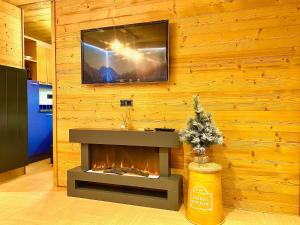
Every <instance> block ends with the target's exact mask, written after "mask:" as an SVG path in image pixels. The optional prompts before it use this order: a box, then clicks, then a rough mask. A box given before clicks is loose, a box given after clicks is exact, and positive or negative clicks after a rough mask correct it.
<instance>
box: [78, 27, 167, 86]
mask: <svg viewBox="0 0 300 225" xmlns="http://www.w3.org/2000/svg"><path fill="white" fill-rule="evenodd" d="M81 57H82V83H83V84H94V83H136V82H163V81H168V21H156V22H151V23H143V24H130V25H124V26H117V27H105V28H99V29H92V30H84V31H81Z"/></svg>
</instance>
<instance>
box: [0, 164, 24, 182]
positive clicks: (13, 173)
mask: <svg viewBox="0 0 300 225" xmlns="http://www.w3.org/2000/svg"><path fill="white" fill-rule="evenodd" d="M24 174H25V167H20V168H17V169H13V170H10V171H7V172H3V173H0V183H3V182H5V181H7V180H10V179H13V178H15V177H18V176H22V175H24Z"/></svg>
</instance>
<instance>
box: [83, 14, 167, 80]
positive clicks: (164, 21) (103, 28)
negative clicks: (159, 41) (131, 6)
mask: <svg viewBox="0 0 300 225" xmlns="http://www.w3.org/2000/svg"><path fill="white" fill-rule="evenodd" d="M156 23H166V25H167V41H166V42H167V43H166V48H167V50H166V61H167V79H166V80H164V81H144V82H112V83H99V82H97V83H95V82H83V75H84V66H83V65H84V54H83V49H84V47H83V35H84V33H87V32H92V31H97V30H106V29H107V30H109V29H114V28H117V29H119V28H124V27H129V26H136V25H150V24H156ZM169 37H170V29H169V20H157V21H150V22H143V23H132V24H124V25H118V26H109V27H98V28H92V29H87V30H81V31H80V47H81V50H80V53H81V84H87V85H117V84H157V83H167V82H169V80H170V59H169V58H170V57H169V55H170V50H169V42H170V40H169Z"/></svg>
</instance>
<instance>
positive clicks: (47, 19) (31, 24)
mask: <svg viewBox="0 0 300 225" xmlns="http://www.w3.org/2000/svg"><path fill="white" fill-rule="evenodd" d="M21 7H22V9H23V10H24V29H25V35H27V36H29V37H32V38H35V39H38V40H40V41H43V42H46V43H49V44H50V43H51V1H42V2H36V3H33V4H26V5H22V6H21Z"/></svg>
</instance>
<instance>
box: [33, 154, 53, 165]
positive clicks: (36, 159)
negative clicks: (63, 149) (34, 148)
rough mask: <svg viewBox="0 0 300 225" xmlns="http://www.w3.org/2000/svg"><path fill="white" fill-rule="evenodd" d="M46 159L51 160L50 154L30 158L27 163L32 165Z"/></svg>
mask: <svg viewBox="0 0 300 225" xmlns="http://www.w3.org/2000/svg"><path fill="white" fill-rule="evenodd" d="M48 158H51V152H45V153H41V154H38V155H34V156H31V157H29V158H28V163H34V162H37V161H41V160H44V159H48Z"/></svg>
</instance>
